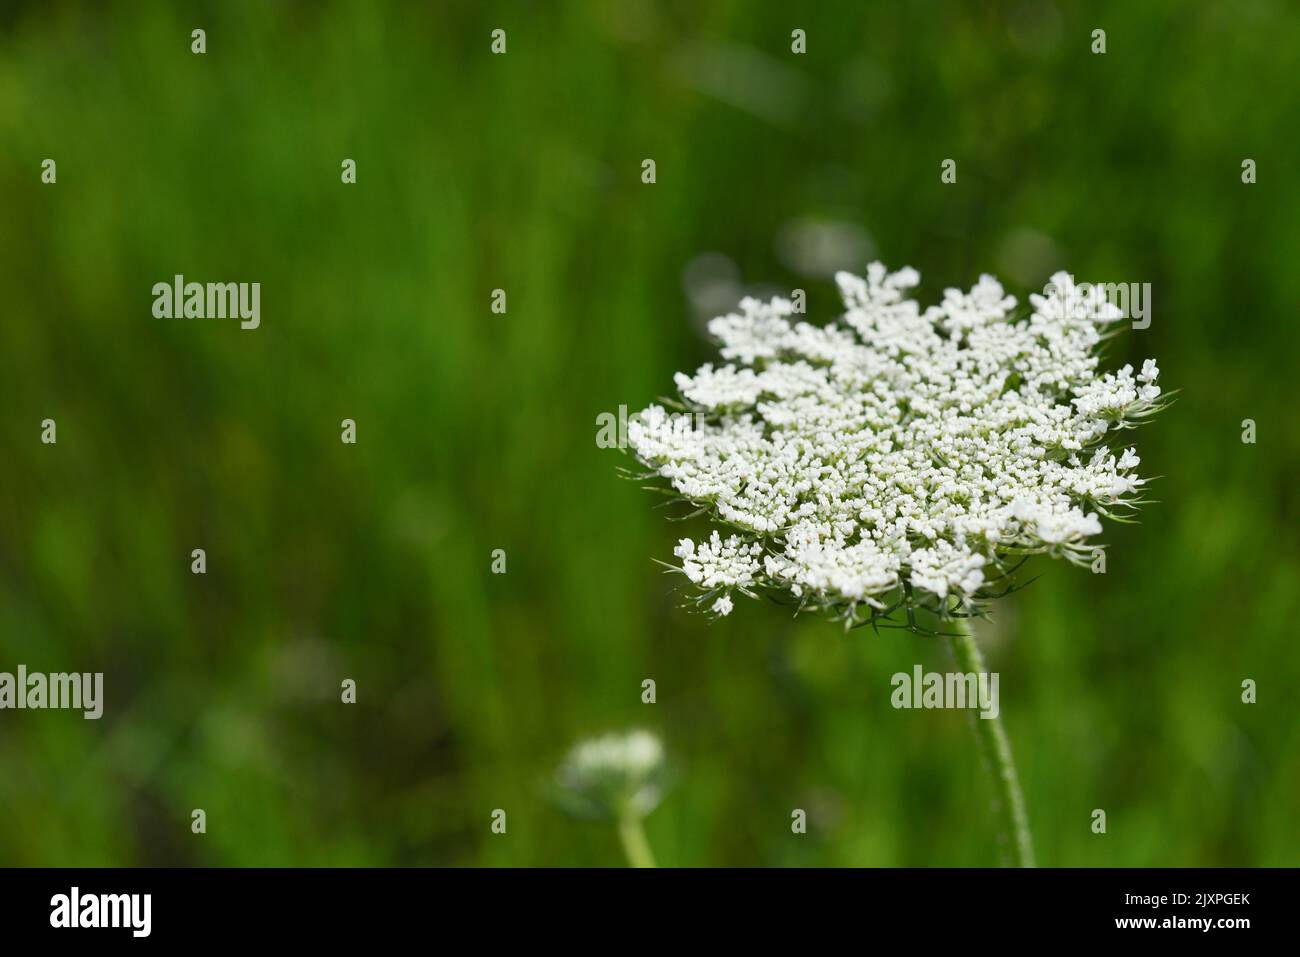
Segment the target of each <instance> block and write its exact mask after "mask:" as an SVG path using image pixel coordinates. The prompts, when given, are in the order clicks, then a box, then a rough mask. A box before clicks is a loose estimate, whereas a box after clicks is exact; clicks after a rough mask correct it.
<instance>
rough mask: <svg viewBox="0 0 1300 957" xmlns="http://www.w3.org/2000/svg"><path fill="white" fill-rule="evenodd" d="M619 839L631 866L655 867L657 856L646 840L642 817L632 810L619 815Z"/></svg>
mask: <svg viewBox="0 0 1300 957" xmlns="http://www.w3.org/2000/svg"><path fill="white" fill-rule="evenodd" d="M618 839H619V841H621V842H622V844H623V853H624V854H626V855H627V862H628V864H629V865H630V866H632V867H654V866H655V856H654V854H652V853H651V852H650V842H649V841H647V840H646V837H645V827H644V826H643V825H642V823H641V815H639V814H637V813H636V812H635V811H630V810H625V811H622V812H621V813H620V814H619V815H618Z"/></svg>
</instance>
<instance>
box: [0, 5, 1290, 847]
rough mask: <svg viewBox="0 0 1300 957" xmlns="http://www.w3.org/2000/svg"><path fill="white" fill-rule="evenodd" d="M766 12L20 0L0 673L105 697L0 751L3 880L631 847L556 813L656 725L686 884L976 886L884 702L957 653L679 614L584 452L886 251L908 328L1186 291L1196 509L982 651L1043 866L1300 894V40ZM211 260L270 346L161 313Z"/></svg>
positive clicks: (1263, 24) (1188, 14)
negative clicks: (1252, 172)
mask: <svg viewBox="0 0 1300 957" xmlns="http://www.w3.org/2000/svg"><path fill="white" fill-rule="evenodd" d="M785 7H786V5H784V4H777V3H756V2H709V3H699V2H685V0H683V2H676V3H672V2H664V3H649V2H631V0H619V2H596V0H593V2H563V3H556V4H532V3H522V2H521V3H483V4H471V3H455V4H450V3H447V4H429V5H425V4H418V5H417V4H413V3H412V4H398V3H379V2H352V3H330V4H321V5H318V4H312V3H257V2H229V3H215V2H213V3H201V4H196V5H192V6H188V7H187V6H186V5H184V4H176V5H166V6H164V5H160V4H147V3H117V4H90V3H85V4H72V3H63V4H44V3H40V4H38V3H28V4H16V5H15V4H6V5H5V7H4V9H3V11H0V147H2V148H0V198H2V203H3V227H2V228H0V289H2V290H3V297H4V302H5V306H6V309H5V315H4V318H3V321H2V322H0V381H2V382H3V390H4V391H3V395H4V414H3V416H0V449H2V450H3V467H0V670H7V671H13V670H14V669H15V668H16V666H17V665H18V664H19V663H24V664H26V665H27V666H28V668H29V669H32V670H43V671H59V670H78V671H103V672H105V686H106V698H107V700H106V706H105V715H104V717H103V719H102V720H100V721H98V722H93V721H83V720H82V719H81V717H80V716H79V715H78V714H76V713H68V712H53V711H45V712H32V711H26V712H15V711H6V712H3V713H0V863H3V864H23V865H27V864H240V865H259V864H273V865H281V864H366V865H372V864H374V865H378V864H408V865H416V864H482V865H536V864H557V865H567V864H612V863H618V862H619V860H620V858H619V854H618V847H617V843H616V841H615V838H614V836H613V834H612V833H611V832H610V831H608V830H607V829H605V828H602V827H600V826H596V825H591V824H586V823H579V822H573V821H569V820H568V819H566V818H564V817H563V816H561V815H560V814H559V813H558V812H556V811H555V810H554V809H553V808H552V806H551V805H550V804H548V802H547V799H546V795H545V787H544V785H545V782H546V779H547V776H548V774H549V773H550V770H551V769H552V768H553V766H554V764H555V763H556V762H557V761H558V760H559V759H560V757H561V756H562V754H563V752H564V750H565V749H566V748H567V747H568V745H569V744H571V743H572V742H573V741H574V740H576V739H577V738H579V737H581V736H583V735H586V734H589V733H593V732H598V731H602V730H606V729H617V728H622V727H626V726H631V725H641V726H646V727H650V728H653V729H656V730H658V731H660V732H661V733H662V734H663V735H664V738H665V741H666V744H667V747H668V749H669V753H670V755H671V757H672V762H673V768H674V771H675V776H676V785H675V787H674V788H673V790H672V791H671V793H670V794H669V795H668V797H667V799H666V800H665V802H664V804H663V805H662V807H661V808H660V809H659V810H658V811H656V812H655V814H654V815H653V816H652V817H651V818H650V820H649V822H648V826H649V834H650V839H651V841H652V843H653V844H654V846H655V850H656V853H657V855H658V856H659V858H660V860H661V862H662V863H665V864H670V865H760V864H761V865H814V864H822V865H849V864H855V865H931V864H956V865H974V864H987V863H994V862H995V861H996V860H997V847H996V843H995V839H996V838H995V832H994V826H993V819H992V817H991V815H990V813H989V802H990V800H991V789H990V787H989V786H988V784H987V782H986V780H985V778H984V776H983V774H982V769H981V767H980V765H979V758H978V755H977V752H976V751H975V748H974V745H973V738H972V737H971V735H970V733H969V728H968V727H967V726H966V725H967V720H968V719H967V716H965V715H963V714H960V713H953V712H909V711H895V710H893V709H892V708H890V706H889V703H888V701H889V692H890V690H891V689H890V684H889V677H890V675H892V674H893V673H894V672H896V671H900V670H910V668H911V667H912V665H913V664H914V663H916V662H920V663H922V664H924V665H925V666H926V667H927V668H930V669H943V668H945V667H947V656H946V655H945V653H944V652H943V649H942V648H941V647H939V646H938V645H937V644H936V643H935V642H934V640H926V639H922V638H916V637H912V636H907V635H901V634H897V633H890V634H885V635H882V636H880V637H876V636H873V635H871V634H870V633H864V632H862V631H858V632H854V633H853V634H852V635H851V636H848V637H846V636H844V635H843V634H841V633H840V632H839V631H838V630H836V629H835V628H834V627H833V626H831V625H828V624H826V623H824V622H821V621H818V620H814V619H809V620H800V621H797V622H794V621H790V620H789V619H788V618H787V616H786V615H785V614H784V613H783V612H782V611H780V610H779V609H777V608H775V607H764V606H760V605H757V604H755V603H742V605H741V606H740V607H739V608H738V610H737V612H736V613H735V614H733V616H732V617H731V618H730V619H729V620H726V621H724V622H722V623H719V624H709V623H707V622H706V621H704V620H703V619H700V618H696V617H693V616H690V615H687V614H685V613H684V612H683V611H682V610H680V609H679V608H678V600H677V599H676V598H675V597H674V596H673V594H672V593H671V590H670V589H671V585H672V582H671V580H670V579H667V578H665V577H663V576H661V575H660V574H659V573H658V571H657V570H656V567H655V566H654V565H653V564H652V562H651V558H652V557H658V558H668V557H670V554H671V548H672V542H673V540H674V539H675V537H677V536H678V535H680V534H681V532H682V527H681V526H676V525H672V524H670V523H668V522H666V521H664V520H663V513H662V512H660V511H656V510H654V509H653V508H652V506H653V504H654V502H655V499H653V498H652V497H650V496H647V495H645V494H644V493H642V492H640V491H639V490H638V489H637V488H636V486H635V485H634V484H632V483H628V482H624V481H620V480H619V479H618V478H617V477H616V475H615V471H616V468H617V467H618V466H619V465H621V464H625V460H624V459H623V457H622V456H621V455H620V454H619V453H618V452H615V451H610V450H603V449H599V448H597V447H596V445H595V441H594V438H595V432H596V428H595V421H596V416H597V415H598V414H600V413H602V412H610V411H615V410H617V408H618V406H619V405H620V404H626V405H628V406H629V408H631V409H637V408H640V407H641V406H642V405H644V404H645V403H646V402H648V401H650V400H652V399H654V398H655V397H656V396H658V395H660V394H662V393H664V392H665V391H667V390H668V389H669V388H670V387H671V375H672V373H673V372H674V371H676V370H679V369H692V368H694V367H695V366H696V365H697V364H699V363H700V362H702V361H705V360H706V359H707V358H708V357H709V355H710V349H711V347H710V346H709V344H708V343H707V341H705V339H704V338H703V336H702V335H701V331H702V321H703V320H705V319H707V318H708V317H709V315H711V314H712V311H714V310H726V309H728V308H730V307H731V306H732V305H734V300H735V299H736V298H738V296H739V295H740V294H741V293H742V292H745V291H752V290H753V289H755V288H759V289H760V290H763V289H767V288H770V290H772V291H779V290H783V291H788V290H789V289H790V288H792V287H796V286H798V287H802V288H805V289H807V290H808V292H809V299H810V313H811V314H812V316H813V318H815V319H819V320H821V319H826V318H829V317H830V316H831V315H832V314H833V312H834V311H835V309H836V306H837V300H836V297H835V294H834V291H833V287H832V285H831V283H830V282H829V280H828V273H827V271H828V270H829V269H830V268H833V267H834V266H849V267H858V268H860V267H861V266H863V265H864V264H865V261H866V259H867V258H869V257H879V258H881V259H883V260H884V261H885V262H887V263H888V264H890V265H891V266H895V267H897V266H901V265H904V264H910V265H914V266H916V267H917V268H918V269H920V270H921V273H922V277H923V280H924V286H923V289H922V299H923V301H932V300H934V299H936V298H937V297H939V296H940V295H941V293H942V290H943V288H944V287H945V286H948V285H967V286H968V285H970V284H971V283H973V282H974V281H975V280H976V278H977V277H978V274H979V273H980V272H981V271H992V272H995V273H997V274H998V275H999V276H1000V277H1001V278H1003V279H1004V281H1005V282H1006V283H1007V284H1008V286H1009V288H1010V289H1011V290H1012V291H1013V292H1015V293H1016V294H1017V295H1018V296H1020V297H1021V299H1022V301H1023V299H1024V296H1025V295H1026V294H1027V293H1028V292H1030V291H1034V290H1037V289H1039V288H1041V286H1042V285H1043V283H1044V282H1045V281H1046V279H1047V277H1048V275H1049V274H1050V273H1051V272H1052V271H1053V270H1055V269H1057V268H1067V269H1069V270H1071V271H1072V272H1073V273H1074V274H1075V275H1076V276H1077V277H1079V278H1080V279H1081V280H1099V281H1116V282H1130V281H1131V282H1151V283H1152V284H1153V287H1154V310H1153V323H1152V325H1151V327H1150V328H1149V329H1147V330H1145V331H1142V332H1132V333H1129V334H1127V335H1126V336H1124V337H1123V338H1121V339H1120V340H1119V341H1118V342H1117V343H1116V344H1115V347H1114V352H1113V359H1114V363H1115V364H1119V363H1120V362H1122V361H1138V362H1140V360H1141V359H1142V358H1144V357H1146V356H1156V357H1157V358H1158V360H1159V362H1160V366H1161V369H1162V380H1161V381H1162V383H1163V384H1166V385H1167V386H1168V387H1171V388H1180V389H1182V390H1183V391H1182V397H1181V399H1180V401H1179V402H1178V404H1177V405H1175V406H1174V407H1173V408H1172V409H1171V410H1170V411H1168V412H1166V413H1165V414H1163V415H1162V416H1161V417H1160V418H1159V419H1158V420H1157V422H1156V423H1155V424H1153V425H1151V426H1149V427H1147V428H1145V429H1143V430H1142V431H1141V432H1139V433H1138V435H1137V444H1138V448H1139V453H1140V454H1141V455H1142V458H1143V472H1144V474H1149V475H1163V476H1165V477H1164V478H1163V479H1162V480H1161V481H1160V482H1159V483H1158V485H1157V487H1156V492H1157V497H1158V498H1159V499H1160V500H1161V501H1160V504H1158V505H1155V506H1151V507H1149V508H1148V509H1147V510H1146V511H1145V512H1144V516H1143V524H1141V525H1139V526H1134V527H1111V528H1108V532H1107V535H1106V540H1107V541H1108V542H1109V543H1110V544H1111V545H1112V546H1113V547H1112V550H1111V553H1110V556H1109V568H1108V574H1106V575H1104V576H1094V575H1090V574H1088V573H1087V572H1085V571H1080V570H1078V569H1074V568H1071V567H1068V566H1064V565H1061V564H1059V563H1049V562H1046V561H1039V562H1038V563H1037V567H1036V568H1035V570H1036V571H1039V572H1042V573H1043V577H1042V578H1041V579H1040V580H1039V581H1038V582H1036V583H1035V584H1034V585H1032V586H1031V587H1030V588H1028V589H1027V590H1025V591H1023V592H1021V593H1019V594H1018V595H1016V596H1014V597H1013V598H1011V599H1008V600H1006V601H1004V602H1002V603H1001V604H1000V607H999V608H998V612H997V617H996V621H995V622H994V624H993V625H992V626H991V627H989V628H986V629H985V630H984V631H983V632H982V634H981V639H982V641H983V643H984V644H985V646H986V649H987V651H988V655H989V658H990V662H991V667H993V668H995V669H996V670H998V671H1000V672H1001V676H1002V692H1003V694H1002V709H1003V716H1004V719H1005V720H1006V721H1007V722H1008V728H1009V732H1010V735H1011V738H1012V742H1013V745H1014V747H1015V749H1016V754H1017V758H1018V761H1019V764H1020V770H1021V774H1022V778H1023V782H1024V786H1025V790H1026V798H1027V802H1028V806H1029V813H1030V817H1031V822H1032V824H1033V826H1034V830H1035V833H1036V838H1037V843H1038V851H1039V857H1040V861H1041V862H1042V863H1045V864H1053V865H1110V864H1114V865H1247V864H1250V865H1256V864H1258V865H1294V864H1296V863H1297V851H1298V850H1300V826H1298V825H1300V821H1298V817H1300V815H1298V812H1297V806H1298V805H1300V722H1298V721H1297V707H1296V700H1297V689H1298V686H1300V648H1298V647H1297V643H1296V640H1295V632H1294V628H1295V624H1296V622H1297V620H1300V601H1298V598H1297V593H1298V589H1297V583H1298V582H1300V560H1298V558H1297V554H1298V550H1297V532H1296V529H1297V500H1296V474H1297V468H1296V466H1297V463H1298V462H1300V455H1298V454H1297V453H1298V452H1300V449H1298V446H1300V429H1298V428H1297V427H1296V422H1295V415H1294V409H1295V398H1294V382H1295V363H1296V359H1297V355H1298V351H1297V338H1296V335H1295V326H1296V303H1297V302H1300V270H1297V268H1296V262H1297V258H1300V190H1298V189H1297V187H1296V179H1295V177H1296V160H1297V146H1298V145H1300V137H1298V136H1297V133H1296V127H1295V117H1296V116H1297V115H1300V90H1298V88H1297V85H1296V83H1295V76H1294V66H1295V64H1294V51H1295V49H1296V47H1297V44H1300V8H1297V7H1296V6H1295V5H1293V4H1290V3H1285V2H1281V0H1277V2H1268V0H1250V2H1241V3H1206V4H1184V3H1174V2H1158V3H1157V2H1152V3H1141V4H1138V3H1128V2H1124V3H1118V2H1117V3H1105V4H1091V3H1090V4H1087V5H1084V4H1075V3H1028V2H1026V3H990V4H962V3H956V2H952V3H946V2H920V3H914V4H906V5H904V4H847V3H846V4H817V5H808V8H807V9H800V10H798V11H797V12H795V11H794V10H792V9H785ZM195 27H203V28H204V29H206V31H207V43H208V52H207V53H206V55H203V56H196V55H193V54H192V53H191V52H190V31H191V30H192V29H194V28H195ZM498 27H500V28H503V29H505V30H507V36H508V52H507V54H506V55H504V56H493V55H491V54H490V53H489V49H488V47H489V33H490V31H491V30H492V29H494V28H498ZM795 28H800V29H803V30H805V31H807V36H808V53H807V54H806V55H803V56H797V55H794V54H792V53H791V52H790V31H791V30H792V29H795ZM1095 28H1104V29H1105V30H1106V31H1107V46H1108V52H1107V53H1106V54H1105V55H1100V56H1099V55H1093V54H1092V53H1091V52H1090V49H1089V47H1090V44H1091V42H1092V41H1091V35H1090V34H1091V31H1092V30H1093V29H1095ZM46 157H51V158H54V159H56V161H57V163H58V183H57V185H54V186H46V185H42V184H41V182H40V175H39V174H40V163H41V161H42V160H43V159H44V158H46ZM345 157H350V158H353V159H355V160H356V161H357V165H358V183H357V185H355V186H344V185H342V184H341V183H340V181H339V170H340V162H341V161H342V159H343V158H345ZM647 157H649V158H653V159H655V160H656V163H657V174H658V182H657V183H656V184H654V185H644V184H642V182H641V179H640V172H641V162H642V160H643V159H644V158H647ZM949 157H951V158H954V159H956V160H957V163H958V181H957V183H956V184H955V185H942V184H941V183H940V180H939V167H940V163H941V162H942V160H944V159H945V158H949ZM1246 157H1250V158H1253V159H1255V160H1256V161H1257V163H1258V169H1259V173H1258V179H1259V181H1258V183H1257V184H1256V185H1250V186H1247V185H1243V184H1242V182H1241V179H1240V172H1241V162H1242V160H1243V159H1244V158H1246ZM175 273H184V274H185V275H186V276H187V277H188V278H191V279H195V280H199V281H259V282H261V284H262V326H261V328H260V329H258V330H256V331H241V330H240V329H239V328H238V327H237V325H236V324H234V323H203V322H199V321H190V322H184V321H166V320H157V319H154V318H153V317H152V316H151V314H150V308H151V304H152V296H151V292H150V289H151V286H152V285H153V283H155V282H158V281H166V280H168V279H170V277H171V276H173V275H174V274H175ZM765 284H770V286H765ZM498 287H499V288H504V289H505V290H506V291H507V294H508V309H509V311H508V313H507V314H506V315H504V316H500V315H493V314H492V313H491V312H490V310H489V297H490V294H491V291H492V290H493V289H494V288H498ZM47 417H50V418H54V419H56V420H57V422H58V444H57V445H56V446H45V445H42V444H40V442H39V433H40V421H41V420H42V419H44V418H47ZM345 417H351V418H354V419H355V420H356V421H357V423H358V435H359V441H358V444H357V445H355V446H345V445H343V444H341V443H340V441H339V422H340V420H341V419H343V418H345ZM1245 418H1252V419H1254V420H1256V422H1257V423H1258V443H1257V444H1256V445H1253V446H1252V445H1243V444H1242V442H1241V441H1240V434H1241V422H1242V420H1243V419H1245ZM196 547H202V548H205V549H206V550H207V554H208V574H207V575H206V576H204V577H199V576H194V575H191V574H190V571H189V562H190V558H189V555H190V550H191V549H192V548H196ZM495 548H503V549H505V550H506V552H507V556H508V573H507V574H506V575H504V576H497V575H492V574H491V573H490V561H491V551H492V550H493V549H495ZM344 677H352V678H354V679H356V681H357V683H358V694H359V701H358V704H356V705H355V706H352V707H349V706H345V705H342V704H340V703H339V692H338V689H339V682H340V681H341V680H342V679H343V678H344ZM647 677H649V678H654V679H655V681H656V682H657V688H658V702H657V703H656V704H654V705H644V704H642V703H641V700H640V691H641V681H642V680H643V679H644V678H647ZM1244 678H1253V679H1255V680H1256V681H1257V682H1258V684H1259V702H1258V703H1257V704H1255V705H1253V706H1250V705H1244V704H1242V703H1241V701H1240V684H1241V681H1242V680H1243V679H1244ZM196 807H201V808H203V809H205V811H206V812H207V816H208V833H207V834H206V835H203V836H195V835H192V834H191V833H190V827H189V824H190V810H191V809H192V808H196ZM796 807H802V808H806V809H807V810H808V812H809V818H810V821H809V832H808V834H807V835H805V836H802V837H800V836H795V835H792V834H791V831H790V827H789V821H790V811H791V809H792V808H796ZM494 808H504V809H506V810H507V812H508V815H509V818H508V820H509V829H508V833H507V834H506V835H505V836H494V835H492V834H491V832H490V830H489V823H490V814H491V812H492V810H493V809H494ZM1094 808H1103V809H1105V810H1106V812H1107V815H1108V825H1109V827H1108V833H1107V834H1106V835H1104V836H1099V835H1095V834H1093V833H1092V831H1091V829H1090V824H1091V812H1092V810H1093V809H1094Z"/></svg>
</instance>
